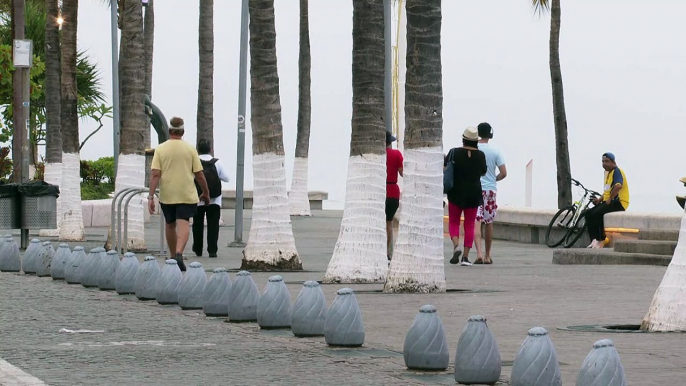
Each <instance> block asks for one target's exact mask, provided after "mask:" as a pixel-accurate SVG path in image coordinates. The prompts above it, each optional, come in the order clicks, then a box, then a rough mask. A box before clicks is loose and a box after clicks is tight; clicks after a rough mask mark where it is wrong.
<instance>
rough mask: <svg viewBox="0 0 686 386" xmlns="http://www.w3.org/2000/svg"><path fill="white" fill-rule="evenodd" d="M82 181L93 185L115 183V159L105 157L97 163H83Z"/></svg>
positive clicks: (83, 161) (87, 161)
mask: <svg viewBox="0 0 686 386" xmlns="http://www.w3.org/2000/svg"><path fill="white" fill-rule="evenodd" d="M81 181H82V182H88V183H91V184H92V185H99V184H101V183H108V184H113V183H114V157H103V158H100V159H97V160H95V161H89V160H82V161H81Z"/></svg>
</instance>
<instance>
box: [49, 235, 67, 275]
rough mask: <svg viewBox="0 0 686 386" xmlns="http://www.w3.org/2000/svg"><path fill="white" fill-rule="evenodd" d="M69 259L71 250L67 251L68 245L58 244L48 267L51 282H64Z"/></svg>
mask: <svg viewBox="0 0 686 386" xmlns="http://www.w3.org/2000/svg"><path fill="white" fill-rule="evenodd" d="M70 257H71V250H70V249H69V244H64V243H62V244H60V245H59V246H58V247H57V251H56V252H55V256H53V257H52V264H51V265H50V276H52V279H53V280H64V275H65V271H66V269H67V262H68V260H69V258H70Z"/></svg>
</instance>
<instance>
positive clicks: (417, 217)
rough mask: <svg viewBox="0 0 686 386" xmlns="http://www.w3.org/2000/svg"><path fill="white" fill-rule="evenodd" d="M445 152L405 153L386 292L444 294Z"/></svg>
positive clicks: (439, 150)
mask: <svg viewBox="0 0 686 386" xmlns="http://www.w3.org/2000/svg"><path fill="white" fill-rule="evenodd" d="M442 170H443V150H442V148H441V147H429V148H423V149H411V150H409V149H408V150H406V151H405V162H404V166H403V175H404V177H403V182H404V184H403V186H404V188H405V190H403V191H402V194H401V197H402V199H401V201H402V206H403V212H402V214H401V215H400V217H399V218H400V226H399V229H398V238H397V240H396V242H395V246H394V252H393V260H391V266H390V270H389V272H388V280H387V281H386V285H385V286H384V292H410V293H429V292H445V271H444V259H445V258H444V256H443V173H442Z"/></svg>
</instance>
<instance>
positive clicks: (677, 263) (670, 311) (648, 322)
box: [641, 214, 686, 332]
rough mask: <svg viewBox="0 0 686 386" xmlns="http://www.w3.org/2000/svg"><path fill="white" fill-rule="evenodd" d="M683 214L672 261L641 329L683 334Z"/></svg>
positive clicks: (685, 220) (685, 320)
mask: <svg viewBox="0 0 686 386" xmlns="http://www.w3.org/2000/svg"><path fill="white" fill-rule="evenodd" d="M684 235H686V214H684V215H683V216H682V218H681V231H680V232H679V242H678V243H677V246H676V249H675V250H674V255H673V256H672V261H671V262H670V263H669V266H668V267H667V272H665V276H664V277H663V278H662V282H661V283H660V286H659V287H658V289H657V291H655V295H654V296H653V301H652V303H651V304H650V309H649V310H648V313H647V314H646V316H645V317H644V318H643V323H641V330H647V331H662V332H666V331H686V299H684V292H686V237H684Z"/></svg>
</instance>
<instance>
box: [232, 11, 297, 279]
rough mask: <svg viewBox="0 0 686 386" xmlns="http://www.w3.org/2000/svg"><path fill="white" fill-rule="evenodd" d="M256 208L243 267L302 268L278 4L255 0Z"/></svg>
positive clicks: (252, 38)
mask: <svg viewBox="0 0 686 386" xmlns="http://www.w3.org/2000/svg"><path fill="white" fill-rule="evenodd" d="M249 11H250V106H251V115H250V121H251V125H252V129H253V149H252V150H253V180H254V183H253V184H254V191H253V208H252V223H251V226H250V234H249V237H248V244H247V245H246V247H245V250H244V251H243V262H242V264H241V269H248V270H301V269H302V263H301V261H300V257H299V256H298V251H297V250H296V248H295V240H294V238H293V228H292V226H291V218H290V216H289V214H288V191H287V190H288V189H287V187H286V169H285V168H284V161H285V157H284V150H283V126H282V125H281V101H280V98H279V74H278V71H277V67H276V26H275V24H274V0H250V2H249Z"/></svg>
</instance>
